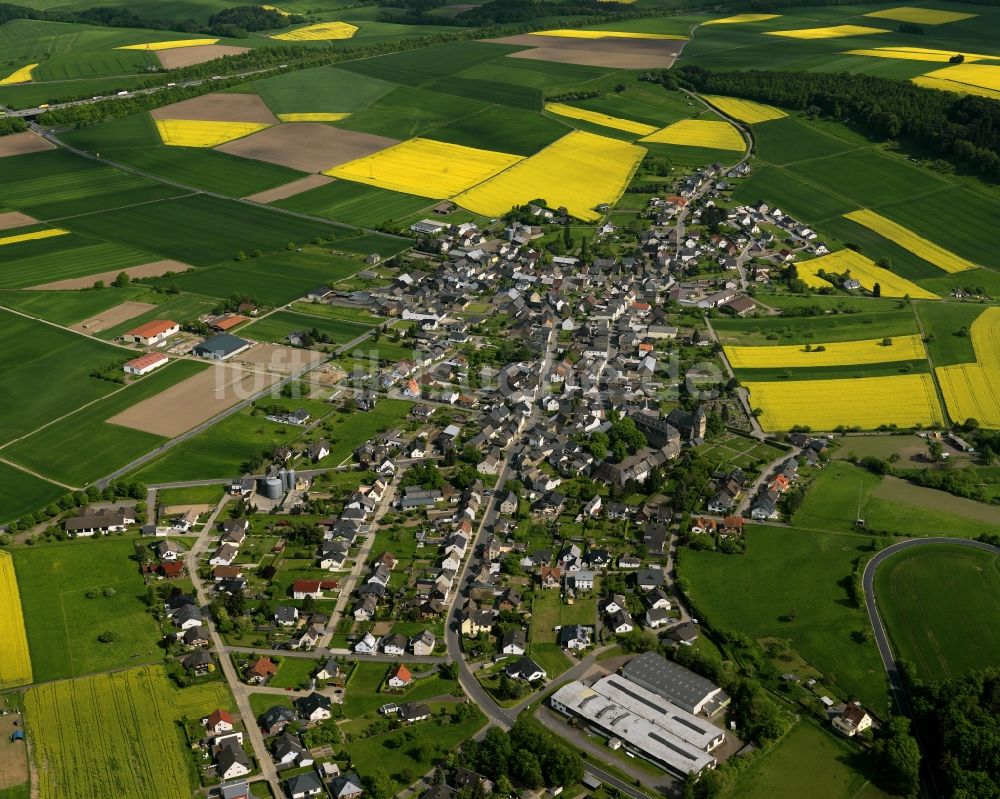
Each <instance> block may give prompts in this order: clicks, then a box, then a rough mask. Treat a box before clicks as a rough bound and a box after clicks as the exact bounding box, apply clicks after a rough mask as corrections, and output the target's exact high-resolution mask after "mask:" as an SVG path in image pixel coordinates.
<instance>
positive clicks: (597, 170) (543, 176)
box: [454, 130, 646, 222]
mask: <svg viewBox="0 0 1000 799" xmlns="http://www.w3.org/2000/svg"><path fill="white" fill-rule="evenodd" d="M645 152H646V150H645V148H643V147H639V146H637V145H634V144H629V143H628V142H624V141H620V140H618V139H609V138H607V137H606V136H597V135H596V134H593V133H586V132H584V131H582V130H575V131H573V132H572V133H568V134H567V135H565V136H563V137H562V138H561V139H558V140H556V141H554V142H553V143H552V144H550V145H549V146H548V147H546V148H545V149H543V150H541V151H540V152H538V153H535V155H533V156H531V157H530V158H526V159H525V160H523V161H521V162H520V163H518V164H516V165H515V166H513V167H511V168H510V169H508V170H507V171H505V172H501V173H500V174H499V175H497V176H496V177H494V178H491V179H490V180H488V181H486V182H485V183H482V184H480V185H479V186H476V187H475V188H472V189H470V190H469V191H466V192H464V193H463V194H460V195H458V196H457V197H455V198H454V200H455V202H457V203H458V204H459V205H461V206H463V207H464V208H468V209H469V210H470V211H473V212H474V213H477V214H483V215H485V216H499V215H501V214H504V213H506V212H507V211H509V210H510V209H511V207H512V206H515V205H523V204H524V203H526V202H530V201H531V200H533V199H536V198H541V199H544V200H545V201H546V202H547V203H548V204H549V206H550V207H552V208H558V207H560V206H564V207H565V208H566V210H567V211H569V213H570V214H572V215H573V216H575V217H576V218H577V219H582V220H583V221H585V222H593V221H596V220H597V219H600V216H601V215H600V214H599V213H597V212H596V211H595V210H594V209H595V208H596V207H597V206H598V205H600V204H601V203H609V204H611V203H614V202H616V201H617V200H618V198H619V197H621V195H622V192H623V191H625V187H626V186H627V185H628V182H629V180H630V179H631V177H632V173H633V172H634V171H635V168H636V166H637V165H638V163H639V162H640V161H641V160H642V157H643V155H645Z"/></svg>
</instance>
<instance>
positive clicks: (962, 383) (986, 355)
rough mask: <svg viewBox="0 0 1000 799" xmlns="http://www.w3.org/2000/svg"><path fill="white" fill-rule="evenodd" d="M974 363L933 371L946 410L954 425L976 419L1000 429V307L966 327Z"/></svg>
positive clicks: (985, 425) (982, 423)
mask: <svg viewBox="0 0 1000 799" xmlns="http://www.w3.org/2000/svg"><path fill="white" fill-rule="evenodd" d="M969 338H970V340H971V342H972V347H973V349H974V351H975V354H976V362H975V363H960V364H954V365H952V366H940V367H938V368H937V369H936V370H935V373H936V374H937V379H938V383H939V384H940V385H941V392H942V393H943V394H944V401H945V407H946V408H947V410H948V415H949V416H950V417H951V418H952V421H954V422H958V423H961V422H965V421H966V420H967V419H970V418H971V419H977V420H978V421H979V423H980V424H981V425H983V426H984V427H991V428H1000V308H987V309H986V310H985V311H983V312H982V313H981V314H980V315H979V316H978V317H977V318H976V320H975V321H974V322H973V323H972V325H971V327H970V328H969Z"/></svg>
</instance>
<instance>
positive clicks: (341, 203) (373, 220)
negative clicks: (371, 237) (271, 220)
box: [273, 180, 431, 227]
mask: <svg viewBox="0 0 1000 799" xmlns="http://www.w3.org/2000/svg"><path fill="white" fill-rule="evenodd" d="M273 204H274V205H275V206H277V207H278V208H285V209H287V210H289V211H297V212H298V213H303V214H312V215H314V216H323V217H326V218H327V219H335V220H337V221H338V222H346V223H347V224H350V225H362V226H365V227H372V226H375V225H380V224H382V223H383V222H386V221H388V220H392V219H400V218H404V217H407V216H409V215H410V214H414V213H417V212H418V211H421V210H423V209H425V208H427V207H428V205H430V204H431V203H430V201H429V200H428V199H427V198H426V197H416V196H414V195H412V194H400V193H399V192H395V191H389V190H387V189H380V188H378V187H377V186H366V185H365V184H363V183H354V182H352V181H350V180H336V181H334V182H333V183H328V184H327V185H325V186H318V187H317V188H315V189H310V190H309V191H304V192H302V193H301V194H296V195H294V196H292V197H288V198H287V199H284V200H278V201H277V202H275V203H273Z"/></svg>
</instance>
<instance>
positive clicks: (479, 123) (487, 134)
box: [429, 106, 569, 155]
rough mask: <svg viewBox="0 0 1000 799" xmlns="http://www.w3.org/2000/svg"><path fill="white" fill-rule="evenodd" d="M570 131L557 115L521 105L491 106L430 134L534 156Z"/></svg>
mask: <svg viewBox="0 0 1000 799" xmlns="http://www.w3.org/2000/svg"><path fill="white" fill-rule="evenodd" d="M568 132H569V128H567V126H566V125H565V124H563V123H562V122H561V121H559V120H557V119H556V118H554V117H547V116H543V115H542V114H536V113H532V112H530V111H524V110H521V109H517V108H501V107H500V106H491V107H490V108H486V109H484V110H483V111H480V112H479V113H477V114H471V115H470V116H467V117H464V118H462V119H457V120H455V121H454V122H452V123H450V124H448V125H443V126H442V127H439V128H434V129H433V130H432V131H431V132H430V134H429V135H430V136H431V137H432V138H434V139H437V140H438V141H446V142H451V143H452V144H462V145H465V146H466V147H478V148H480V149H484V150H497V151H499V152H505V153H513V154H514V155H534V154H535V153H537V152H538V151H539V150H541V149H542V148H543V147H545V146H546V145H549V144H551V143H552V142H554V141H555V140H556V139H558V138H560V137H562V136H565V135H566V134H567V133H568Z"/></svg>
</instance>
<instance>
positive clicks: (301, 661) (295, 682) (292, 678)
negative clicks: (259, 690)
mask: <svg viewBox="0 0 1000 799" xmlns="http://www.w3.org/2000/svg"><path fill="white" fill-rule="evenodd" d="M317 668H318V666H317V661H315V660H313V659H312V658H292V657H286V658H285V659H284V660H282V661H281V665H280V666H279V667H278V673H277V674H275V675H274V677H272V678H271V681H270V682H269V683H268V685H269V686H271V687H272V688H308V687H309V681H310V679H311V678H312V673H313V672H314V671H316V669H317Z"/></svg>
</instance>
